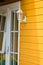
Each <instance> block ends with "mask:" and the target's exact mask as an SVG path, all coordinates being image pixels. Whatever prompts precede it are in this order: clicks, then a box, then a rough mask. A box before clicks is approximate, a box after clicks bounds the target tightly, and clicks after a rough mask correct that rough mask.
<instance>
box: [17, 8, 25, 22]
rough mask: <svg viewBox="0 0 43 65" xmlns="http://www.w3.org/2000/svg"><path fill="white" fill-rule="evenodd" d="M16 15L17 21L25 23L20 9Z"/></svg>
mask: <svg viewBox="0 0 43 65" xmlns="http://www.w3.org/2000/svg"><path fill="white" fill-rule="evenodd" d="M16 13H17V19H18V21H20V22H21V21H23V22H26V16H25V15H24V13H23V11H22V10H21V9H19V10H18V11H17V12H16Z"/></svg>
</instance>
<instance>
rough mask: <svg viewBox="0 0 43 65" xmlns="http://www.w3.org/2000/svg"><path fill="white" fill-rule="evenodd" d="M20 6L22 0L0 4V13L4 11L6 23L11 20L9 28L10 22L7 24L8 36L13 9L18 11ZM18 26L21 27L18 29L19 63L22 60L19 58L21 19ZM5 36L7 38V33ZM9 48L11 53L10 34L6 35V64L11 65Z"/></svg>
mask: <svg viewBox="0 0 43 65" xmlns="http://www.w3.org/2000/svg"><path fill="white" fill-rule="evenodd" d="M19 7H20V1H18V2H15V3H12V4H8V5H4V6H0V15H2V13H3V15H4V16H6V23H7V22H9V29H8V26H7V25H8V24H7V25H6V27H7V30H6V31H7V32H6V36H7V35H8V33H10V22H11V11H16V10H18V9H19ZM6 12H7V13H6ZM18 28H19V29H18V65H19V61H20V60H19V55H20V21H19V22H18ZM4 38H5V34H4ZM3 40H4V39H3ZM4 42H5V41H4ZM4 42H3V48H2V52H4V49H5V48H4V47H5V43H4ZM8 43H9V44H8ZM8 47H9V48H8ZM8 49H9V53H10V35H9V38H8V36H7V37H6V64H5V65H10V54H9V53H7V51H8ZM2 52H0V53H2ZM15 54H17V53H15Z"/></svg>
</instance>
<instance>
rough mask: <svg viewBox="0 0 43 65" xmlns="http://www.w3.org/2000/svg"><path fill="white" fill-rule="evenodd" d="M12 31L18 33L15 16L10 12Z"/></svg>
mask: <svg viewBox="0 0 43 65" xmlns="http://www.w3.org/2000/svg"><path fill="white" fill-rule="evenodd" d="M11 19H12V28H11V30H12V31H18V20H17V14H16V13H13V12H12V18H11Z"/></svg>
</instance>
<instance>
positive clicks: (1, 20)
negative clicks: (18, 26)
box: [0, 16, 6, 31]
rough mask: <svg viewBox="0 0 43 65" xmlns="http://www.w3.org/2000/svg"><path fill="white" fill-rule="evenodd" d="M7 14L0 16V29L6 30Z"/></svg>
mask: <svg viewBox="0 0 43 65" xmlns="http://www.w3.org/2000/svg"><path fill="white" fill-rule="evenodd" d="M5 19H6V17H5V16H0V30H1V31H4V26H5Z"/></svg>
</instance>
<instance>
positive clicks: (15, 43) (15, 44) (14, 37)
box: [11, 32, 18, 52]
mask: <svg viewBox="0 0 43 65" xmlns="http://www.w3.org/2000/svg"><path fill="white" fill-rule="evenodd" d="M11 35H12V36H11V39H12V40H11V41H12V51H13V52H17V51H18V33H17V32H12V33H11Z"/></svg>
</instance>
